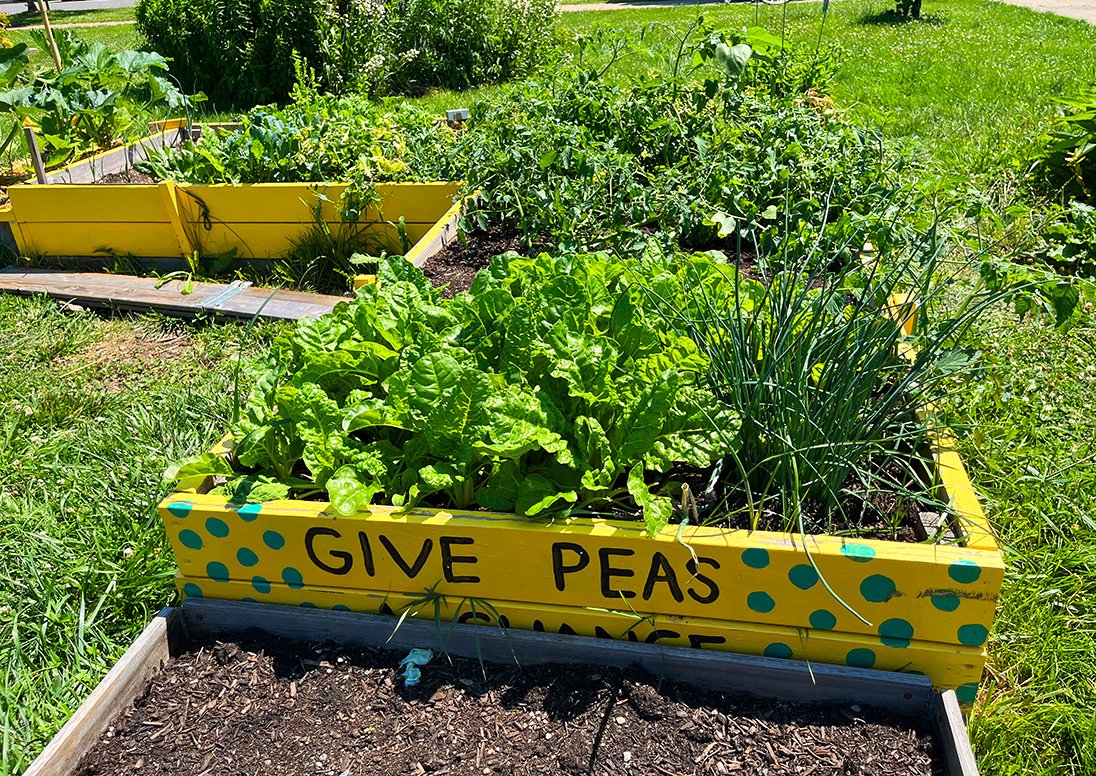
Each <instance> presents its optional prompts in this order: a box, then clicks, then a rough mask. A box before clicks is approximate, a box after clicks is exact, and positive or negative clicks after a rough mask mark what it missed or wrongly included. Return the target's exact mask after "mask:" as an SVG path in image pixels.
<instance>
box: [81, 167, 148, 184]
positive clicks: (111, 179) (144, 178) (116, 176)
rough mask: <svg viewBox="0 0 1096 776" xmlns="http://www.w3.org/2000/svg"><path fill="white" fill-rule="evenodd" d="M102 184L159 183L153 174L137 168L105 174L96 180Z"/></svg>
mask: <svg viewBox="0 0 1096 776" xmlns="http://www.w3.org/2000/svg"><path fill="white" fill-rule="evenodd" d="M95 182H96V183H97V184H100V185H107V186H109V185H119V184H135V183H158V181H157V180H156V179H155V178H153V177H152V176H151V175H146V174H145V173H143V172H137V171H136V170H122V171H121V172H112V173H110V174H109V175H104V176H103V177H101V178H99V179H98V180H97V181H95Z"/></svg>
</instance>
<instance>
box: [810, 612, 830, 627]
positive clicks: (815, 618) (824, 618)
mask: <svg viewBox="0 0 1096 776" xmlns="http://www.w3.org/2000/svg"><path fill="white" fill-rule="evenodd" d="M810 622H811V627H812V628H814V629H815V630H833V629H834V627H835V626H836V625H837V618H836V617H835V616H834V615H833V612H829V611H826V610H825V609H819V610H818V611H816V612H811V616H810Z"/></svg>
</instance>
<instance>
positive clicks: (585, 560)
mask: <svg viewBox="0 0 1096 776" xmlns="http://www.w3.org/2000/svg"><path fill="white" fill-rule="evenodd" d="M564 551H566V552H572V553H574V554H575V557H576V560H575V562H574V563H572V564H565V563H564V562H563V553H564ZM589 565H590V553H588V552H586V548H585V547H583V546H582V545H581V544H575V543H574V542H556V543H555V544H553V545H552V572H553V573H554V574H555V576H556V590H558V591H559V592H561V593H562V592H563V588H564V587H566V582H564V577H565V575H567V574H571V573H573V572H576V571H582V570H583V569H584V568H586V567H587V566H589Z"/></svg>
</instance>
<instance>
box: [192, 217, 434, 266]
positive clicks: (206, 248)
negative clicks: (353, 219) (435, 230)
mask: <svg viewBox="0 0 1096 776" xmlns="http://www.w3.org/2000/svg"><path fill="white" fill-rule="evenodd" d="M430 226H431V224H407V225H406V231H407V237H408V240H410V241H411V242H412V243H414V242H416V241H418V240H420V239H421V238H422V236H423V235H424V234H426V232H427V231H429V229H430ZM210 227H211V228H209V229H206V225H205V224H203V223H202V222H201V221H200V220H199V221H186V220H184V228H185V230H186V232H187V235H188V236H189V239H190V241H191V243H192V244H194V245H195V247H196V248H197V249H198V250H200V251H201V252H203V253H207V254H219V253H223V252H224V251H227V250H230V249H232V248H235V249H236V251H237V254H236V255H237V258H241V259H248V258H251V259H267V258H272V257H278V256H284V255H286V253H287V252H288V251H289V250H290V248H291V246H292V242H293V240H294V239H299V238H301V237H303V236H304V235H306V234H307V232H308V229H309V228H310V225H308V224H303V223H302V224H296V223H294V224H286V223H279V224H271V223H239V222H234V223H221V222H219V221H214V222H212V223H211V224H210ZM328 227H329V228H330V229H331V230H332V231H334V230H336V229H340V228H346V229H360V230H361V232H360V234H362V235H364V236H366V237H367V238H368V239H370V240H375V241H376V250H377V251H378V252H380V250H381V249H384V250H388V251H390V252H398V251H399V250H400V240H399V233H398V230H397V229H396V228H395V227H393V226H391V225H389V224H366V225H363V226H361V227H352V226H347V225H346V224H342V223H340V222H332V223H329V224H328Z"/></svg>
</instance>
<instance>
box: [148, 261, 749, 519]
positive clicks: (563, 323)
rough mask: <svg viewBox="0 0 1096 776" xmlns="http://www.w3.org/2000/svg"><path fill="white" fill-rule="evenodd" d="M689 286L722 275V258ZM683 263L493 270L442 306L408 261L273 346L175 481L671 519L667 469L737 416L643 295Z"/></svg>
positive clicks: (526, 265) (350, 502)
mask: <svg viewBox="0 0 1096 776" xmlns="http://www.w3.org/2000/svg"><path fill="white" fill-rule="evenodd" d="M687 263H688V265H689V266H690V267H691V268H692V269H691V270H690V271H691V272H701V273H703V274H704V275H706V276H710V277H712V278H726V277H727V276H728V275H729V274H730V273H733V269H731V268H730V267H728V266H727V265H726V263H725V262H722V261H720V260H719V259H718V258H707V257H696V258H695V259H693V260H689V261H688V262H687ZM683 267H684V264H681V265H679V264H677V263H676V262H675V261H671V260H668V259H651V260H649V261H648V262H646V263H645V264H644V265H643V266H642V267H635V266H633V265H631V264H629V263H627V262H625V261H623V260H621V259H618V258H614V257H611V256H609V255H608V254H594V255H585V256H578V255H570V256H564V257H561V258H550V257H548V256H547V255H541V256H538V257H536V258H521V257H517V256H514V255H512V254H511V255H508V256H503V257H499V258H497V259H496V260H495V261H493V262H492V264H491V266H490V268H489V269H488V270H487V271H485V272H483V273H481V274H480V275H479V276H478V278H477V279H476V281H475V284H474V286H473V288H472V290H471V292H469V293H465V294H462V295H459V296H458V297H457V298H456V299H455V300H454V301H453V302H451V303H448V304H445V305H443V304H442V303H441V301H440V299H439V297H438V293H437V291H436V290H435V289H433V288H432V287H431V286H430V284H429V283H428V282H427V281H426V279H425V278H424V277H423V276H422V274H421V273H420V272H419V271H418V270H417V269H414V268H413V267H411V265H410V264H408V263H407V262H406V261H404V260H403V259H399V258H397V259H392V260H389V261H387V262H385V263H383V264H382V265H381V267H380V283H379V284H377V285H373V286H366V287H365V288H364V289H362V290H361V291H359V296H358V298H357V299H356V300H355V301H354V302H351V303H347V304H343V305H339V306H338V307H337V308H336V309H335V311H334V312H333V313H332V314H330V315H325V316H323V317H320V318H317V319H314V320H309V321H305V322H302V323H300V324H299V325H298V326H297V328H296V330H295V331H294V332H293V333H292V334H290V335H288V336H284V337H282V338H281V339H280V340H278V342H277V343H276V344H275V346H274V348H273V350H272V351H271V354H270V357H269V359H268V361H267V362H266V363H265V365H264V366H263V368H262V369H261V370H260V372H259V374H258V375H257V376H256V379H255V385H254V388H253V390H252V392H251V394H250V397H249V399H248V402H247V404H246V406H245V407H244V409H243V411H242V413H241V414H240V416H239V418H238V420H237V422H236V423H235V424H234V425H233V427H232V437H233V440H234V450H233V455H232V458H231V460H229V459H226V458H222V457H219V456H217V455H214V454H207V455H202V456H198V457H196V458H193V459H190V460H187V461H183V462H181V463H180V464H178V465H176V466H175V467H173V468H172V469H171V471H170V472H169V473H168V477H169V479H172V480H173V481H175V482H177V483H179V484H180V485H194V484H197V483H198V482H200V481H202V480H204V479H205V478H206V477H208V476H211V475H212V476H215V477H218V478H219V479H220V481H221V482H222V484H221V485H220V486H219V487H220V491H221V492H224V493H226V494H227V495H229V496H230V497H231V498H233V499H236V500H240V501H244V500H248V499H259V500H261V499H267V498H274V497H278V496H286V495H289V494H293V495H296V496H298V497H301V496H310V495H319V496H321V497H326V498H327V499H328V500H330V502H331V503H332V505H333V506H334V508H335V509H337V510H338V511H339V512H342V513H344V514H349V513H352V512H354V511H355V510H357V509H358V508H360V507H363V506H365V505H367V504H370V503H374V502H387V503H391V504H395V505H402V506H414V505H417V504H426V505H435V506H445V507H449V508H457V509H469V508H476V507H482V508H487V509H491V510H501V511H513V512H517V513H519V514H523V515H529V516H536V515H542V514H549V513H557V514H558V513H561V512H567V513H580V512H581V513H613V514H617V515H628V514H632V515H634V516H637V517H638V516H639V514H640V513H641V514H642V517H643V519H644V520H645V522H646V524H647V527H648V529H649V530H651V531H652V532H654V531H658V530H659V529H661V528H662V527H663V526H665V525H666V523H667V522H668V521H669V520H670V518H671V516H672V512H673V504H674V499H675V498H679V497H680V496H681V484H680V482H678V483H676V485H675V484H674V479H673V476H672V470H673V468H674V467H675V465H679V464H682V465H686V466H691V467H696V468H698V469H704V468H705V467H710V466H711V465H712V464H713V463H715V462H716V461H718V460H720V459H721V458H723V457H724V456H726V455H727V454H728V453H730V452H731V451H733V450H734V449H735V447H736V445H737V439H738V416H737V414H736V412H735V411H734V410H733V409H732V408H731V407H729V406H727V405H721V404H719V403H717V402H716V401H715V400H714V396H713V394H712V393H711V391H710V389H709V388H708V387H707V386H706V385H705V384H704V381H703V380H702V379H699V375H701V374H703V373H704V372H705V370H706V369H707V359H706V357H705V356H704V355H702V354H701V352H700V351H699V350H698V349H697V347H696V345H695V344H694V342H693V341H692V340H691V339H689V338H688V337H687V336H684V335H682V334H678V333H671V332H668V331H667V329H666V327H665V326H664V324H663V321H662V320H661V319H660V318H659V317H658V316H656V315H653V314H652V312H651V309H650V305H649V297H648V295H647V294H645V293H644V292H642V291H641V290H640V288H639V286H638V285H637V279H639V278H645V281H644V283H645V284H654V286H655V287H658V288H660V289H661V296H662V297H663V298H664V297H665V296H666V295H675V294H676V295H677V296H679V297H680V296H681V294H682V278H683V272H684V269H683Z"/></svg>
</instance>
